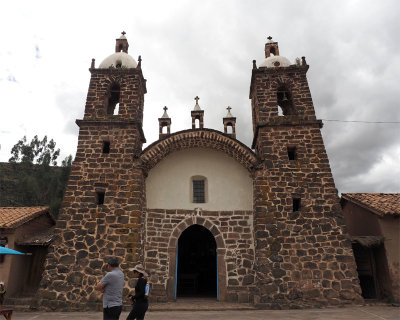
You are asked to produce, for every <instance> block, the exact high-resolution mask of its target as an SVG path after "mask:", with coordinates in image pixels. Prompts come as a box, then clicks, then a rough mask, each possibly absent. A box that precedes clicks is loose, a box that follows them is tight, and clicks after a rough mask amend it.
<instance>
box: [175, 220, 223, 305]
mask: <svg viewBox="0 0 400 320" xmlns="http://www.w3.org/2000/svg"><path fill="white" fill-rule="evenodd" d="M177 259H178V261H177V267H178V269H177V286H176V289H177V298H180V297H207V298H217V254H216V242H215V239H214V236H213V235H212V233H211V232H210V231H209V230H208V229H206V228H204V227H202V226H200V225H193V226H190V227H188V228H187V229H186V230H185V231H183V232H182V234H181V236H180V238H179V240H178V253H177Z"/></svg>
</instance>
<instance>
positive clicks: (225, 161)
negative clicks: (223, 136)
mask: <svg viewBox="0 0 400 320" xmlns="http://www.w3.org/2000/svg"><path fill="white" fill-rule="evenodd" d="M197 175H199V176H204V177H206V178H207V183H208V195H207V202H206V203H192V202H191V194H190V192H191V177H192V176H197ZM146 192H147V194H146V198H147V208H151V209H194V208H202V209H203V210H213V211H214V210H215V211H217V210H252V209H253V180H252V178H251V177H250V173H249V172H248V171H247V169H246V168H244V167H243V166H242V165H241V164H240V163H239V162H237V161H236V160H234V159H233V158H231V157H230V156H228V155H226V154H225V153H223V152H220V151H216V150H213V149H205V148H193V149H186V150H181V151H176V152H173V153H171V154H169V155H168V156H167V157H165V158H164V159H163V160H161V161H160V162H159V163H158V164H157V165H156V166H155V167H154V168H153V169H151V170H150V172H149V175H148V177H147V179H146Z"/></svg>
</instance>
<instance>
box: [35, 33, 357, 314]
mask: <svg viewBox="0 0 400 320" xmlns="http://www.w3.org/2000/svg"><path fill="white" fill-rule="evenodd" d="M128 47H129V44H128V41H127V39H126V37H125V35H124V34H122V35H121V37H120V38H118V39H117V40H116V47H115V53H114V54H112V55H111V56H109V57H108V58H106V59H105V60H104V61H103V62H102V63H101V64H100V65H99V67H97V68H96V67H95V61H94V59H93V60H92V65H91V68H90V72H91V80H90V84H89V90H88V95H87V100H86V106H85V113H84V117H83V119H82V120H77V121H76V123H77V125H78V126H79V129H80V130H79V139H78V148H77V153H76V158H75V161H74V164H73V167H72V171H71V175H70V179H69V182H68V186H67V190H66V192H65V196H64V200H63V209H62V211H61V213H60V215H59V218H58V221H57V234H58V240H57V241H56V242H55V243H54V245H52V247H51V248H50V250H49V254H48V257H47V261H46V265H45V272H44V274H43V279H42V281H41V288H40V290H39V294H38V296H37V302H38V303H40V305H41V306H42V307H43V308H47V309H58V310H63V309H68V310H71V309H80V310H82V309H90V308H94V307H95V306H96V305H98V304H99V301H100V299H101V297H100V296H99V295H98V293H96V292H95V291H94V286H95V284H96V283H97V282H98V281H99V280H100V279H101V277H102V276H103V275H104V273H105V261H106V259H107V258H108V257H110V256H117V257H119V258H120V259H121V261H122V264H121V268H122V270H123V271H124V273H125V275H126V280H127V281H126V285H125V288H124V294H125V295H127V294H128V292H129V291H131V290H132V288H133V287H134V280H133V278H132V271H131V268H132V267H133V266H134V265H135V264H137V263H143V264H144V266H145V268H146V269H147V270H148V272H149V273H150V281H151V283H152V291H151V299H152V300H153V301H159V302H162V301H171V300H174V299H180V298H183V297H186V296H205V297H209V298H212V299H218V300H220V301H235V302H250V303H254V304H257V305H260V306H264V307H267V308H296V307H311V306H320V305H336V304H345V303H354V302H359V301H361V299H362V298H361V296H360V293H361V291H360V287H359V281H358V277H357V272H356V265H355V262H354V258H353V254H352V249H351V243H350V241H349V240H348V239H347V237H346V234H345V226H344V220H343V214H342V211H341V207H340V204H339V198H338V195H337V190H336V188H335V184H334V181H333V177H332V174H331V170H330V165H329V160H328V157H327V154H326V151H325V147H324V143H323V140H322V136H321V128H322V121H321V120H317V119H316V117H315V112H314V107H313V102H312V98H311V94H310V90H309V87H308V82H307V78H306V73H307V70H308V68H309V66H308V65H307V63H306V60H305V58H302V59H301V60H299V59H297V60H296V62H295V63H294V64H291V63H290V62H289V60H288V59H286V58H284V57H282V56H280V55H279V47H278V43H277V42H274V41H273V40H272V39H271V38H269V39H268V42H267V43H266V44H265V55H266V59H265V61H263V62H262V63H261V64H260V65H259V66H258V67H257V65H256V62H255V61H253V69H252V75H251V84H250V99H251V108H252V119H253V133H254V139H253V144H252V148H251V149H250V148H249V147H247V146H246V145H244V144H243V143H241V142H240V141H238V140H237V139H236V132H235V121H236V119H235V118H234V117H233V116H232V114H231V112H230V108H228V114H227V116H226V117H225V118H224V119H223V124H224V132H220V131H216V130H212V129H207V128H204V111H203V110H202V109H201V107H200V105H199V103H198V98H197V97H196V103H195V106H194V109H193V110H192V111H191V116H192V129H188V130H184V131H179V132H176V133H171V131H170V126H171V118H169V116H168V114H167V109H166V108H164V110H165V112H164V114H163V116H162V117H161V118H159V129H160V139H159V140H157V141H155V142H154V143H153V144H151V145H149V146H148V147H146V148H145V149H143V148H142V146H143V143H144V142H145V137H144V133H143V111H144V95H145V94H146V80H145V79H144V77H143V73H142V67H141V58H140V56H139V59H138V62H136V61H135V60H134V59H133V58H132V57H131V56H129V55H128Z"/></svg>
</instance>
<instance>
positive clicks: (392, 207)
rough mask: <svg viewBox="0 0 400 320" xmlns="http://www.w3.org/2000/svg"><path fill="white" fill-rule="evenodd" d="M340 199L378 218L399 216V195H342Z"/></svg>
mask: <svg viewBox="0 0 400 320" xmlns="http://www.w3.org/2000/svg"><path fill="white" fill-rule="evenodd" d="M342 198H343V199H345V200H348V201H351V202H353V203H356V204H359V205H362V206H364V207H366V208H367V209H370V210H371V211H373V212H374V213H375V214H377V215H379V216H385V215H393V216H394V215H400V193H342Z"/></svg>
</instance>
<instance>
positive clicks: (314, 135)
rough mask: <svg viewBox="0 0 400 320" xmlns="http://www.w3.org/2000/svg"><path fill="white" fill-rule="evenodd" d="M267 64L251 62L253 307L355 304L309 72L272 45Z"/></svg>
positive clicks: (351, 267)
mask: <svg viewBox="0 0 400 320" xmlns="http://www.w3.org/2000/svg"><path fill="white" fill-rule="evenodd" d="M265 57H266V58H265V60H264V61H262V62H261V63H260V65H259V66H258V67H257V65H256V62H255V61H253V70H252V76H251V85H250V97H249V98H250V99H251V107H252V118H253V132H254V136H253V144H252V148H253V149H255V152H256V154H257V155H258V156H259V157H260V159H261V161H262V165H261V166H260V167H259V168H258V170H256V172H255V174H254V191H253V194H254V234H255V241H256V255H255V256H256V257H257V258H256V265H257V268H256V270H260V272H259V273H258V276H257V277H258V283H259V286H258V287H257V290H259V291H258V294H257V295H256V301H255V302H256V303H260V304H267V305H268V304H272V303H273V302H277V301H279V302H280V304H282V305H285V304H287V305H289V307H295V306H300V305H303V306H304V305H309V306H312V305H314V304H315V300H318V301H326V303H333V302H334V301H337V300H342V301H345V302H351V301H360V300H361V299H362V298H361V296H360V293H361V291H360V287H359V282H358V277H357V272H356V265H355V262H354V257H353V254H352V250H351V244H350V242H349V241H348V240H347V238H346V236H345V225H344V220H343V213H342V211H341V207H340V204H339V198H338V195H337V190H336V188H335V183H334V180H333V177H332V173H331V169H330V166H329V160H328V157H327V154H326V150H325V146H324V142H323V139H322V135H321V128H322V125H323V124H322V121H321V120H317V119H316V117H315V112H314V106H313V101H312V98H311V93H310V89H309V86H308V81H307V77H306V74H307V71H308V69H309V66H308V64H307V63H306V60H305V58H304V57H303V58H302V60H301V61H300V59H297V61H296V63H293V64H292V63H291V62H290V61H289V60H288V59H287V58H285V57H283V56H281V55H280V50H279V46H278V42H275V41H273V40H272V38H271V37H269V38H268V41H267V43H266V44H265ZM344 270H345V271H344ZM343 290H344V291H345V293H343V292H344V291H343ZM313 301H314V302H313Z"/></svg>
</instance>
